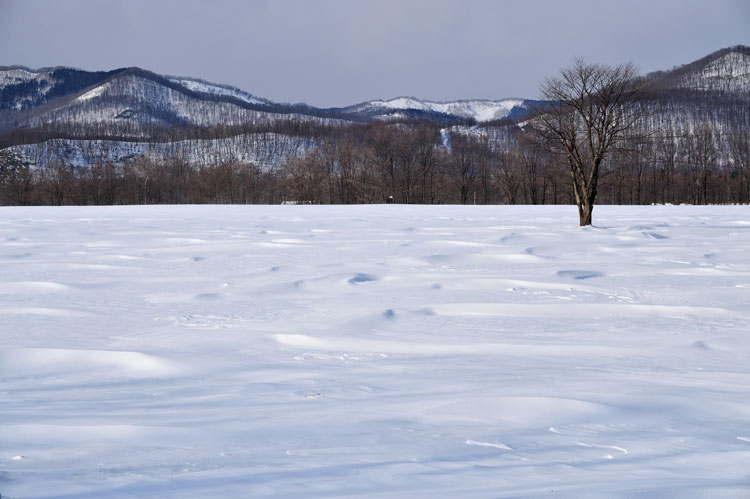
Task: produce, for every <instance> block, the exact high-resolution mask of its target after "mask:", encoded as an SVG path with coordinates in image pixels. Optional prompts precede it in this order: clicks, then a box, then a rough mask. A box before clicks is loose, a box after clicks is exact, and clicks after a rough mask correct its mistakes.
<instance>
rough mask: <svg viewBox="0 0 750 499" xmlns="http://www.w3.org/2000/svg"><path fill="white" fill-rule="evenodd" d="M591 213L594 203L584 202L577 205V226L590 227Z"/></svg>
mask: <svg viewBox="0 0 750 499" xmlns="http://www.w3.org/2000/svg"><path fill="white" fill-rule="evenodd" d="M593 212H594V203H592V202H590V201H589V200H585V201H583V202H582V203H581V204H579V205H578V218H579V222H580V223H579V225H580V226H581V227H585V226H587V225H591V216H592V214H593Z"/></svg>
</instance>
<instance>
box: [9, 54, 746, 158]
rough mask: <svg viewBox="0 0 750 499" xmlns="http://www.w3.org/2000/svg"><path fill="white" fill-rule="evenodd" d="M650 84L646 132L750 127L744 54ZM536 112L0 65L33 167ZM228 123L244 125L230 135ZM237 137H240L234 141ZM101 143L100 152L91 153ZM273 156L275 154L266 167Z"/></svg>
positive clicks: (16, 140) (240, 154) (259, 149)
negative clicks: (313, 129)
mask: <svg viewBox="0 0 750 499" xmlns="http://www.w3.org/2000/svg"><path fill="white" fill-rule="evenodd" d="M647 78H650V79H651V80H652V82H653V83H654V85H653V88H654V90H655V91H654V94H653V95H652V98H651V102H652V104H653V108H654V110H655V112H654V113H653V116H652V118H651V121H652V122H653V123H652V125H651V126H652V128H653V129H654V130H661V131H664V130H667V131H670V132H671V133H673V134H675V135H681V134H685V133H689V131H690V130H692V129H693V127H694V126H695V124H697V123H709V124H711V125H712V126H713V128H714V129H715V130H722V129H725V128H727V127H731V128H734V129H737V128H743V127H745V128H750V113H748V112H747V109H748V107H749V106H750V47H747V46H735V47H729V48H725V49H722V50H719V51H717V52H714V53H712V54H709V55H707V56H706V57H703V58H701V59H698V60H696V61H694V62H692V63H689V64H686V65H683V66H679V67H677V68H674V69H672V70H669V71H660V72H654V73H651V74H649V75H647ZM530 91H532V89H530ZM541 104H543V103H541V102H539V101H534V100H528V99H502V100H458V101H452V102H435V101H430V100H422V99H418V98H414V97H397V98H394V99H390V100H370V101H366V102H363V103H360V104H356V105H353V106H349V107H343V108H331V109H321V108H315V107H311V106H307V105H304V104H298V105H290V104H281V103H276V102H273V101H270V100H268V99H264V98H262V97H258V96H255V95H253V94H251V93H248V92H246V91H243V90H241V89H238V88H235V87H232V86H229V85H223V84H218V83H211V82H207V81H204V80H200V79H196V78H191V77H184V76H164V75H159V74H156V73H153V72H150V71H146V70H143V69H140V68H120V69H115V70H112V71H99V72H90V71H83V70H79V69H73V68H67V67H54V68H42V69H30V68H27V67H23V66H5V67H0V148H3V147H15V148H17V149H18V150H19V152H20V153H22V154H23V156H24V157H26V158H29V159H31V158H48V160H40V161H32V162H33V163H34V164H42V163H44V162H45V161H49V158H54V160H55V161H58V160H60V161H63V162H66V163H68V164H79V163H86V162H91V161H95V160H96V158H104V159H106V160H108V161H109V160H112V161H115V162H117V161H120V159H121V158H130V157H132V156H133V154H135V153H133V151H134V150H136V151H141V152H142V151H148V152H149V154H151V155H153V156H164V155H165V154H167V152H169V151H174V150H175V148H174V147H172V146H171V145H170V146H169V147H151V146H149V147H146V146H145V145H142V144H154V143H170V144H172V143H175V142H178V141H183V142H184V147H182V146H180V147H178V148H177V149H180V151H186V152H184V153H182V152H181V154H182V155H183V156H185V157H187V158H189V159H191V158H192V159H194V161H192V159H191V161H192V162H194V163H195V164H203V163H204V162H206V161H207V160H206V158H210V161H219V160H221V158H222V157H224V158H225V159H227V160H228V161H232V160H235V159H236V160H248V158H255V159H257V158H262V160H257V161H255V159H254V162H256V163H258V164H259V165H265V166H266V167H269V168H270V167H273V166H274V165H278V164H279V163H280V162H281V160H282V159H283V157H282V156H284V155H289V154H292V155H293V154H298V151H300V150H303V149H307V148H310V147H314V144H312V143H310V142H309V141H307V139H309V135H308V136H295V135H294V133H295V132H293V131H292V132H290V131H284V130H282V131H281V132H280V133H281V135H280V136H279V137H280V138H278V139H274V140H273V141H272V145H273V147H271V148H268V147H266V146H265V145H264V146H259V145H257V137H256V136H254V135H253V134H255V133H257V132H258V129H257V128H258V127H276V128H278V127H279V126H286V125H287V124H290V123H291V124H297V123H306V124H311V123H312V124H322V125H345V124H349V123H355V122H358V123H361V122H372V121H376V120H394V121H395V120H401V119H419V120H428V121H433V122H436V123H439V124H440V126H441V127H442V128H443V131H444V133H443V135H444V136H447V134H448V133H449V132H456V131H460V132H461V133H464V132H465V133H474V134H482V135H483V136H487V137H495V136H498V137H507V136H508V134H509V132H508V130H507V129H505V128H503V129H501V128H498V127H494V126H490V127H487V126H474V125H476V124H480V125H484V124H487V123H490V122H497V121H500V120H504V119H510V120H520V119H522V118H523V117H524V116H526V115H527V114H528V113H529V112H530V111H532V110H533V109H534V108H535V107H538V106H539V105H541ZM305 126H307V125H305ZM181 127H205V128H206V130H208V129H210V130H213V131H216V130H221V133H220V134H215V133H213V132H210V133H208V136H205V134H204V135H201V133H196V132H195V131H193V133H192V134H191V135H187V136H182V137H180V136H175V135H176V134H175V133H174V132H175V130H177V131H178V132H179V131H180V130H184V128H181ZM237 127H239V128H242V129H241V130H239V131H235V130H234V128H237ZM227 130H229V131H227ZM274 131H275V132H279V130H278V129H274ZM261 132H263V131H262V130H261ZM164 135H167V136H166V137H165V136H164ZM177 135H179V134H177ZM237 135H243V136H244V138H241V139H232V137H236V136H237ZM264 137H265V136H264ZM283 137H286V139H284V138H283ZM217 139H231V140H229V141H224V140H217ZM195 140H204V141H206V142H205V144H203V145H196V144H194V143H193V142H191V141H195ZM493 140H494V139H491V140H490V142H492V141H493ZM498 140H500V139H498ZM50 141H52V142H50ZM65 141H71V142H70V143H66V142H65ZM73 141H77V142H75V143H74V142H73ZM48 142H49V143H48ZM130 144H141V145H137V147H136V146H133V147H131V146H130ZM248 144H250V145H248ZM279 144H282V145H279ZM300 144H302V145H300ZM105 146H106V148H107V150H106V151H104V150H101V151H100V150H99V149H101V148H104V147H105ZM245 149H247V150H245ZM165 151H166V152H165ZM269 151H271V152H269ZM273 151H276V154H278V156H279V158H277V159H269V158H270V156H269V155H272V152H273ZM144 154H145V153H144ZM136 155H137V154H136ZM118 158H119V159H118Z"/></svg>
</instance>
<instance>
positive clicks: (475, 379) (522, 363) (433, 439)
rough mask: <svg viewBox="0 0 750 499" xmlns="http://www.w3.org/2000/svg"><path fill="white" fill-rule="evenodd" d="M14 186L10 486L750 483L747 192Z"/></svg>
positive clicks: (6, 299)
mask: <svg viewBox="0 0 750 499" xmlns="http://www.w3.org/2000/svg"><path fill="white" fill-rule="evenodd" d="M594 216H595V221H596V224H597V225H596V226H595V227H593V228H579V227H577V226H576V223H577V215H576V213H575V209H574V208H573V207H570V206H557V207H496V206H495V207H471V206H470V207H456V206H440V207H427V206H393V205H388V206H346V207H323V206H168V207H150V206H147V207H104V208H102V207H71V208H52V207H36V208H7V207H5V208H0V397H1V398H0V495H2V497H3V498H4V499H5V498H6V497H8V498H39V497H85V498H113V497H171V498H178V497H179V498H184V497H196V498H207V497H222V498H226V497H295V498H297V497H394V498H401V497H410V498H419V497H430V498H434V497H460V498H467V497H526V496H531V497H548V496H554V497H571V498H573V497H576V498H577V497H611V496H617V497H633V496H637V497H674V498H683V497H722V498H723V497H743V498H744V497H748V493H749V492H750V213H749V212H748V208H747V207H672V206H665V207H598V208H597V209H596V210H595V213H594Z"/></svg>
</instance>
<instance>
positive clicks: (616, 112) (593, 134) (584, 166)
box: [534, 59, 645, 226]
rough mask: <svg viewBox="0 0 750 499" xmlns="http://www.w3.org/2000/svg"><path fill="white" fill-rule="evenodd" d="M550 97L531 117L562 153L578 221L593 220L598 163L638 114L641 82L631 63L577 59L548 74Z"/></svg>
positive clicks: (549, 144)
mask: <svg viewBox="0 0 750 499" xmlns="http://www.w3.org/2000/svg"><path fill="white" fill-rule="evenodd" d="M541 93H542V95H543V97H544V99H545V100H546V101H547V102H548V105H547V106H546V107H545V109H543V110H542V112H540V113H539V114H538V115H537V117H536V118H535V120H534V125H535V128H536V130H537V131H538V133H539V135H540V136H541V138H543V139H544V143H545V144H546V145H547V147H548V148H549V149H550V150H551V151H552V152H554V153H556V154H560V155H562V156H564V157H565V159H566V161H567V164H568V168H569V170H570V179H571V181H572V184H573V193H574V195H575V201H576V204H577V205H578V215H579V218H580V224H581V226H584V225H591V215H592V212H593V209H594V203H595V202H596V194H597V186H598V183H599V174H600V171H599V170H600V167H601V165H602V163H603V161H604V160H605V158H606V157H607V155H608V154H609V153H610V152H611V151H612V150H613V149H614V148H615V147H617V146H618V143H619V142H620V141H621V140H623V138H624V135H625V133H626V132H627V131H628V130H630V129H631V127H633V126H634V125H635V123H636V122H637V121H638V119H639V118H640V117H641V116H642V114H643V112H644V110H645V106H644V105H643V103H642V97H643V93H644V91H643V83H642V81H641V80H639V79H638V78H637V70H636V68H635V66H633V65H632V64H630V63H628V64H621V65H618V66H607V65H603V64H590V63H587V62H584V61H583V60H581V59H576V60H575V61H574V63H573V66H572V67H570V68H567V69H563V70H562V71H560V75H559V76H557V77H550V78H546V79H545V80H544V81H543V82H542V84H541Z"/></svg>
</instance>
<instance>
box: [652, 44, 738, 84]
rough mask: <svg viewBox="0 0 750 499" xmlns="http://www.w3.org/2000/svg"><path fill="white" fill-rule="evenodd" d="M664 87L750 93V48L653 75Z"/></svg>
mask: <svg viewBox="0 0 750 499" xmlns="http://www.w3.org/2000/svg"><path fill="white" fill-rule="evenodd" d="M649 76H650V77H652V78H653V79H654V80H656V81H657V82H658V84H659V86H660V87H662V88H668V89H684V90H697V91H703V92H734V93H743V94H747V93H750V47H748V46H744V45H737V46H734V47H728V48H725V49H721V50H718V51H716V52H713V53H712V54H709V55H707V56H705V57H702V58H700V59H698V60H696V61H694V62H691V63H689V64H685V65H683V66H679V67H676V68H674V69H672V70H669V71H657V72H654V73H651V74H650V75H649Z"/></svg>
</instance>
